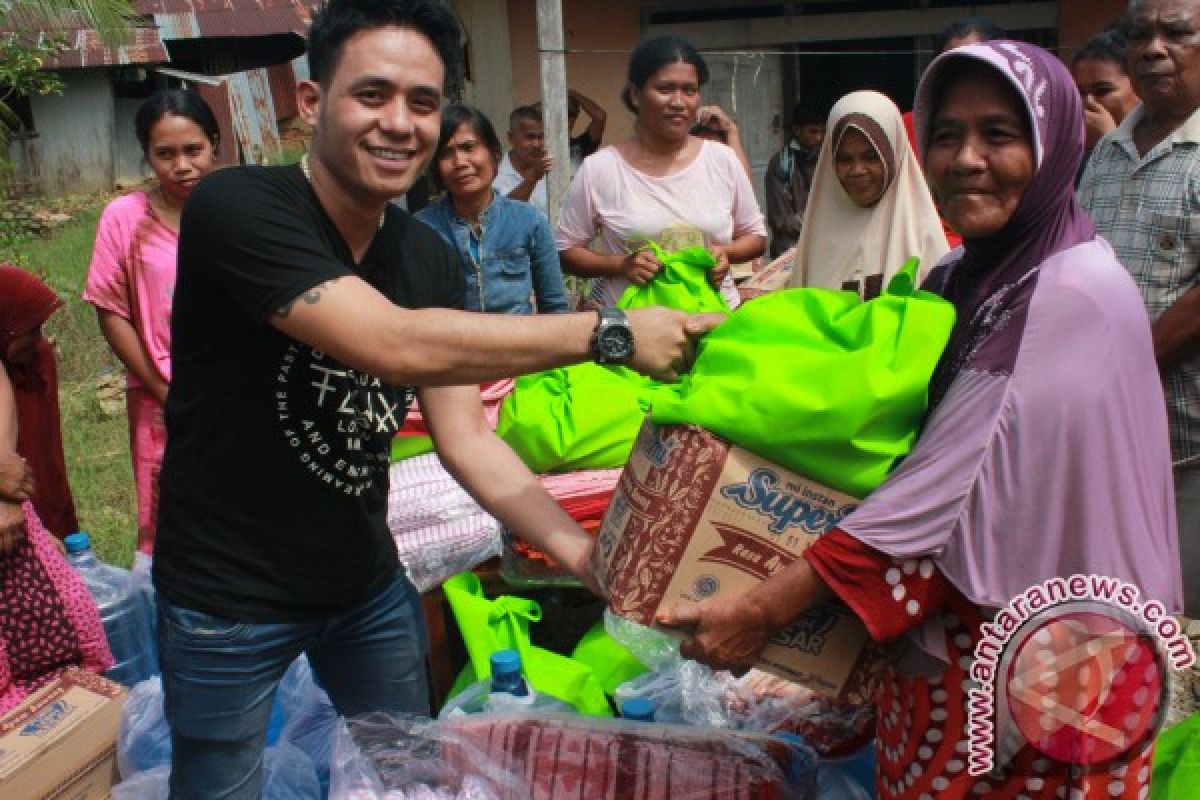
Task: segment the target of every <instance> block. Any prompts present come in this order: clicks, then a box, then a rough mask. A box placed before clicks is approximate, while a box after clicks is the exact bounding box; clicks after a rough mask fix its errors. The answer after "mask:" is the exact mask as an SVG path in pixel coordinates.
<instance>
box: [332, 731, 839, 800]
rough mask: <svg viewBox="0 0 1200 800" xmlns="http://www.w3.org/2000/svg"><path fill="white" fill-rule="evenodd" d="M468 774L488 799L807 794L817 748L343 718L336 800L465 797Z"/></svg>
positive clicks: (739, 739)
mask: <svg viewBox="0 0 1200 800" xmlns="http://www.w3.org/2000/svg"><path fill="white" fill-rule="evenodd" d="M472 777H473V778H475V779H477V780H482V781H483V784H482V787H481V788H486V789H487V790H488V791H490V792H491V793H492V794H491V795H490V796H489V795H482V797H487V798H488V800H517V798H521V800H591V798H596V797H605V798H610V800H624V799H625V798H630V799H632V798H638V800H735V798H737V800H776V799H778V800H810V798H812V797H813V792H815V790H816V756H815V755H814V754H813V752H812V751H811V750H809V749H808V748H806V747H804V746H803V745H802V744H794V743H787V742H784V741H782V740H779V739H775V738H772V737H765V736H759V735H755V734H744V733H736V732H730V731H716V730H703V729H698V728H694V727H687V726H679V725H660V724H658V723H643V722H628V721H624V720H608V719H594V718H585V717H578V716H566V715H555V714H517V713H503V714H480V715H471V716H460V717H455V718H452V719H447V720H440V721H435V722H428V721H422V720H418V719H415V718H408V717H399V718H393V717H388V716H387V715H383V714H372V715H368V716H366V717H361V718H356V719H353V720H349V721H347V723H346V724H345V725H342V726H339V730H338V734H337V738H336V740H335V744H334V771H333V779H332V783H331V787H330V789H331V791H330V798H331V800H398V798H415V797H421V796H422V795H421V794H419V793H417V792H419V791H420V789H419V788H418V787H422V788H425V789H429V790H434V791H441V792H443V794H440V795H439V794H433V795H431V796H433V797H458V798H463V797H464V795H463V792H464V790H465V789H466V788H467V779H468V778H472ZM401 792H403V793H402V794H401ZM453 793H457V794H453Z"/></svg>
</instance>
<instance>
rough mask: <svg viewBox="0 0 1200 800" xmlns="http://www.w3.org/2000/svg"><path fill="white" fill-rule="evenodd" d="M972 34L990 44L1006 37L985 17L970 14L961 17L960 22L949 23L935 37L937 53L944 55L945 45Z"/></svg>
mask: <svg viewBox="0 0 1200 800" xmlns="http://www.w3.org/2000/svg"><path fill="white" fill-rule="evenodd" d="M972 34H974V35H975V36H978V37H979V38H980V39H982V40H983V41H985V42H990V41H992V40H993V39H1003V38H1005V36H1006V35H1007V34H1006V33H1005V32H1004V28H1001V27H1000V26H999V25H997V24H996V23H994V22H992V21H991V20H990V19H988V18H987V17H981V16H979V15H978V14H971V15H970V16H966V17H963V18H962V19H960V20H955V21H954V22H951V23H950V24H949V25H947V26H946V28H945V29H944V30H943V31H942V32H941V33H939V34H938V36H937V51H938V52H939V53H944V52H945V51H946V45H947V44H949V43H950V42H951V41H952V40H954V39H965V38H966V37H968V36H970V35H972Z"/></svg>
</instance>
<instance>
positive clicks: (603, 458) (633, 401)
mask: <svg viewBox="0 0 1200 800" xmlns="http://www.w3.org/2000/svg"><path fill="white" fill-rule="evenodd" d="M649 247H650V248H651V249H652V250H653V251H654V254H655V255H656V256H658V258H659V260H661V261H662V264H663V268H662V269H661V270H659V271H658V273H657V274H655V276H654V280H652V281H650V282H649V283H647V284H646V285H645V286H636V285H632V284H631V285H630V286H629V287H628V288H626V290H625V292H624V294H622V295H621V300H620V302H619V303H618V305H619V306H620V307H621V308H625V309H632V308H643V307H646V306H652V305H663V306H668V307H670V308H676V309H679V310H681V311H687V312H689V313H699V312H703V311H726V312H727V311H728V310H729V307H728V306H727V305H726V304H725V300H724V298H722V297H721V295H720V293H719V292H717V290H716V289H714V288H713V287H712V285H711V284H710V283H709V282H708V270H709V269H711V268H712V266H713V265H714V264H716V261H715V260H714V259H713V255H712V253H710V252H708V250H706V249H705V248H703V247H687V248H684V249H682V250H676V251H673V252H667V251H665V250H663V249H662V248H661V247H659V246H658V245H657V244H655V243H653V242H651V243H650V244H649ZM676 386H677V385H674V384H672V385H668V384H660V383H657V382H655V381H652V380H650V379H649V378H645V377H643V376H641V375H638V374H637V373H635V372H633V371H632V370H629V369H623V368H620V367H602V366H598V365H596V364H590V363H585V364H576V365H573V366H569V367H561V368H559V369H551V370H546V371H545V372H537V373H534V374H532V375H524V376H522V377H520V378H517V381H516V387H515V388H514V389H513V392H512V394H510V395H509V396H508V397H506V398H505V399H504V403H503V405H501V406H500V419H499V422H498V424H497V426H496V433H497V435H499V437H500V438H501V439H503V440H504V441H506V442H508V444H509V446H510V447H512V449H513V450H514V451H516V453H517V455H518V456H520V457H521V460H522V461H524V462H525V465H526V466H528V467H529V468H530V469H531V470H533V471H534V472H539V473H549V472H571V471H573V470H581V469H616V468H618V467H623V466H625V462H627V461H628V460H629V454H630V452H632V450H633V443H634V441H635V440H636V439H637V435H638V431H639V430H641V427H642V422H643V420H644V419H645V416H646V413H647V412H648V411H649V410H650V407H651V406H653V405H655V404H656V403H659V402H662V398H664V397H672V396H673V395H674V394H675V392H676V391H677V388H676Z"/></svg>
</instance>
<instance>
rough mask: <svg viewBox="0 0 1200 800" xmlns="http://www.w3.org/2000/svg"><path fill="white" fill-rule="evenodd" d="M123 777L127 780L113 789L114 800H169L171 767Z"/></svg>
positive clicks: (156, 768)
mask: <svg viewBox="0 0 1200 800" xmlns="http://www.w3.org/2000/svg"><path fill="white" fill-rule="evenodd" d="M122 777H124V778H125V779H124V780H123V781H121V782H120V783H118V784H117V785H116V786H114V787H113V788H112V800H167V781H168V780H170V778H171V767H170V766H161V767H155V768H154V769H148V770H145V771H143V772H139V773H137V774H135V775H123V776H122Z"/></svg>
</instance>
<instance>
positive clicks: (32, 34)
mask: <svg viewBox="0 0 1200 800" xmlns="http://www.w3.org/2000/svg"><path fill="white" fill-rule="evenodd" d="M0 35H9V36H21V37H28V38H31V39H35V40H37V41H39V42H45V41H48V40H50V39H51V38H53V37H62V38H63V39H65V40H66V49H65V50H63V51H62V52H60V53H58V54H57V55H55V56H53V57H51V58H47V59H46V61H45V64H44V66H45V67H46V68H47V69H64V68H72V67H104V66H115V65H118V64H157V63H161V62H163V61H167V60H168V56H167V50H166V48H165V47H164V46H163V43H162V39H161V38H160V37H159V35H158V29H157V28H156V27H155V26H154V23H153V21H151V19H150V18H149V17H146V18H143V19H139V20H135V21H134V22H133V28H132V34H131V36H130V37H129V39H128V40H127V41H126V42H125V43H124V44H122V45H119V46H117V47H112V46H109V45H107V44H105V43H104V42H103V41H102V40H101V39H100V36H99V35H98V34H97V33H96V32H95V31H94V30H92V29H91V28H88V27H86V26H84V25H83V23H82V22H76V21H75V20H72V19H69V18H68V19H66V20H63V21H59V22H56V23H54V24H50V23H49V22H47V20H46V19H45V18H42V17H38V16H36V15H34V14H31V13H30V12H29V11H28V10H26V9H24V8H22V7H20V6H17V7H15V8H13V9H12V11H11V12H10V13H8V14H6V15H5V16H4V19H3V22H2V23H0Z"/></svg>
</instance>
